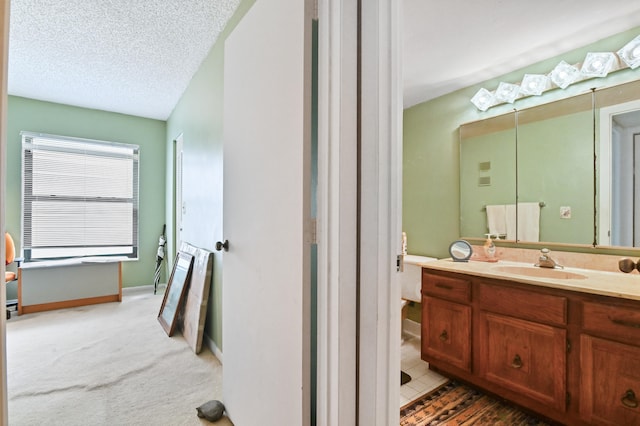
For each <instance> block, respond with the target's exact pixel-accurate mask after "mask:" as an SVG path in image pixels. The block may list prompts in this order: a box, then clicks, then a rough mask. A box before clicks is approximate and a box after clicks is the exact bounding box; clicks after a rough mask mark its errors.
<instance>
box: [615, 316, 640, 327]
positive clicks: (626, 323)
mask: <svg viewBox="0 0 640 426" xmlns="http://www.w3.org/2000/svg"><path fill="white" fill-rule="evenodd" d="M609 320H610V321H611V322H612V323H614V324H618V325H623V326H625V327H631V328H640V323H637V322H632V321H625V320H619V319H614V318H611V317H609Z"/></svg>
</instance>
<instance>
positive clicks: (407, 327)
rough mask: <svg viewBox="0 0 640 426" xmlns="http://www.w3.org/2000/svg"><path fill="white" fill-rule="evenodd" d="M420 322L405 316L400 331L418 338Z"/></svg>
mask: <svg viewBox="0 0 640 426" xmlns="http://www.w3.org/2000/svg"><path fill="white" fill-rule="evenodd" d="M420 327H421V326H420V323H419V322H416V321H413V320H410V319H409V318H405V319H404V322H403V323H402V332H403V333H404V334H406V335H408V336H411V337H415V338H418V339H419V338H420Z"/></svg>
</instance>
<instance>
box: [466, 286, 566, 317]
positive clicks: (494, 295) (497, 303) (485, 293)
mask: <svg viewBox="0 0 640 426" xmlns="http://www.w3.org/2000/svg"><path fill="white" fill-rule="evenodd" d="M477 300H478V301H479V302H480V305H481V306H482V307H483V309H484V310H488V311H491V312H496V313H501V314H506V315H511V316H515V317H518V318H522V319H527V320H532V321H537V322H541V323H547V324H557V325H565V324H566V323H567V298H566V297H562V296H554V295H550V294H544V293H538V292H534V291H531V290H522V289H519V288H512V287H507V286H503V285H493V284H487V283H480V285H479V286H478V294H477Z"/></svg>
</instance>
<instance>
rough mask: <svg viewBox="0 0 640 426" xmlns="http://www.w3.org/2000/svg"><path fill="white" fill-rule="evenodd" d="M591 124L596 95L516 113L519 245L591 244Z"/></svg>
mask: <svg viewBox="0 0 640 426" xmlns="http://www.w3.org/2000/svg"><path fill="white" fill-rule="evenodd" d="M593 123H594V121H593V95H592V93H586V94H582V95H578V96H574V97H572V98H567V99H563V100H559V101H556V102H552V103H549V104H545V105H541V106H537V107H534V108H528V109H524V110H522V111H519V112H518V116H517V159H516V161H517V174H518V176H517V179H518V180H517V199H518V204H517V206H518V207H517V209H518V216H517V218H518V220H517V239H518V241H522V242H538V241H544V242H551V243H568V244H593V242H594V238H595V235H594V194H595V188H594V183H595V180H594V173H595V171H594V164H593V154H594V134H593V132H594V126H593ZM539 202H543V203H544V207H543V208H540V207H538V203H539Z"/></svg>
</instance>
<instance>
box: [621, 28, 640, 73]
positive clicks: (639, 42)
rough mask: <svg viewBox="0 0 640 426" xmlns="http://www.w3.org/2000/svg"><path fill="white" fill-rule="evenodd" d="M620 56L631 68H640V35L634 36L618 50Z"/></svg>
mask: <svg viewBox="0 0 640 426" xmlns="http://www.w3.org/2000/svg"><path fill="white" fill-rule="evenodd" d="M618 56H619V57H620V59H622V60H623V61H624V63H625V64H627V65H628V66H629V68H631V69H636V68H638V66H640V36H638V37H636V38H634V39H633V40H631V41H630V42H629V43H627V44H625V46H624V47H623V48H622V49H620V50H618Z"/></svg>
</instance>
